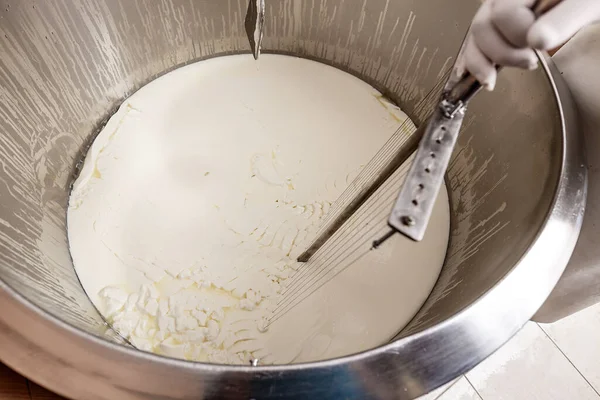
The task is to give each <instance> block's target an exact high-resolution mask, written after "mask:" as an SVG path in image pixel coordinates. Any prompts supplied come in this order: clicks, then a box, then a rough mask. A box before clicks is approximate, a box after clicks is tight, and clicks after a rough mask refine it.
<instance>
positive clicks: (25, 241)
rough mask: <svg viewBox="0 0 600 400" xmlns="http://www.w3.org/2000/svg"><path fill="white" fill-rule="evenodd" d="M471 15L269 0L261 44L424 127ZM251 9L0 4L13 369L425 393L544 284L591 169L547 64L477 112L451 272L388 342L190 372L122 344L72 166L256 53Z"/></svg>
mask: <svg viewBox="0 0 600 400" xmlns="http://www.w3.org/2000/svg"><path fill="white" fill-rule="evenodd" d="M478 5H479V2H478V1H477V0H469V1H464V2H460V4H456V5H453V6H452V7H448V3H447V1H445V0H427V1H425V0H399V1H394V2H389V1H386V0H371V1H369V2H364V1H350V0H336V1H332V0H320V1H318V2H317V1H314V2H313V1H310V0H308V1H299V0H271V1H269V2H267V4H266V11H267V15H268V16H269V17H268V18H267V19H266V20H265V25H266V26H265V37H264V41H263V51H267V52H278V53H285V54H294V55H298V56H302V57H308V58H311V59H315V60H320V61H322V62H325V63H328V64H330V65H334V66H336V67H338V68H340V69H342V70H344V71H348V72H350V73H353V74H355V75H357V76H359V77H361V78H362V79H364V80H365V81H367V82H369V83H371V84H373V85H374V86H376V87H377V88H378V89H380V90H382V91H383V92H384V93H385V94H386V95H387V96H388V97H390V98H392V99H393V100H394V101H396V102H397V103H398V104H400V105H401V106H402V108H403V109H404V110H405V111H406V112H407V113H408V114H409V115H410V117H411V118H412V119H413V120H414V121H415V123H416V124H417V125H418V124H422V123H423V122H424V120H425V118H426V117H427V115H428V114H429V111H430V110H419V109H418V108H417V107H416V106H417V104H419V101H420V100H421V99H422V98H423V97H424V96H425V95H426V94H427V92H428V90H429V89H430V88H431V87H433V85H434V83H435V82H437V81H438V80H439V78H440V77H441V75H442V74H443V72H444V71H447V70H448V68H449V67H450V65H451V63H452V57H453V56H454V54H456V52H457V50H458V45H459V43H460V40H461V38H462V37H464V35H465V32H466V30H467V27H468V24H469V22H470V20H471V18H472V16H473V14H474V12H475V10H476V8H477V6H478ZM246 7H247V3H246V2H245V1H241V0H239V1H238V0H231V1H227V2H225V1H219V2H216V1H213V0H156V1H146V0H129V1H121V0H81V1H78V2H72V1H68V0H50V1H43V2H40V1H34V0H19V1H12V0H8V1H5V2H4V3H3V8H2V11H0V13H1V14H0V17H1V18H0V98H1V99H2V100H1V102H0V140H1V141H2V143H1V144H0V160H2V169H1V170H0V177H1V180H0V181H1V182H2V185H0V222H1V223H0V304H2V312H1V313H0V359H1V360H2V361H3V362H5V363H6V364H8V365H9V366H11V367H12V368H14V369H16V370H17V371H19V372H21V373H22V374H24V375H26V376H28V377H31V378H32V379H33V380H34V381H36V382H38V383H40V384H42V385H44V386H46V387H48V388H50V389H52V390H54V391H56V392H59V393H61V394H63V395H67V396H69V397H72V398H83V399H116V398H118V399H149V398H151V399H189V398H275V397H279V398H281V397H289V398H307V397H313V398H324V399H327V398H332V399H333V398H361V399H367V398H373V399H375V398H378V399H388V398H413V397H416V396H418V395H420V394H422V393H424V392H427V391H429V390H431V389H433V388H435V387H436V386H439V385H441V384H443V383H444V382H447V381H448V380H450V379H452V378H453V377H455V376H457V375H458V374H460V373H463V372H465V371H466V370H468V369H469V368H471V367H472V366H474V365H475V364H477V363H478V362H479V361H481V360H482V359H483V358H485V357H486V356H487V355H489V354H490V353H491V352H493V351H494V350H495V349H497V348H498V347H499V346H500V345H502V344H503V343H504V342H505V341H506V340H508V339H509V338H510V337H511V336H512V335H513V334H514V333H515V332H517V331H518V330H519V329H520V327H521V326H522V325H523V324H524V323H525V322H526V321H527V320H528V319H529V318H530V317H531V316H532V315H533V314H534V313H535V312H536V310H537V309H538V308H539V307H540V306H541V305H542V303H543V302H544V300H545V298H546V297H547V296H548V294H549V293H550V291H551V290H552V288H553V286H554V285H555V283H556V281H557V280H558V279H559V277H560V275H561V273H562V271H563V269H564V266H565V265H566V263H567V261H568V258H569V256H570V254H571V250H572V249H573V247H574V245H575V242H576V239H577V235H578V232H579V228H580V225H581V221H582V217H583V208H584V204H585V196H586V171H585V168H583V167H582V165H583V164H584V162H583V159H582V151H581V150H582V149H581V145H582V144H581V137H580V136H579V135H578V130H577V126H576V125H575V124H576V122H575V119H574V114H573V109H572V108H571V103H570V102H569V93H568V91H566V90H565V89H564V87H563V86H561V85H562V84H561V78H560V75H559V74H558V73H557V72H556V70H554V69H553V66H552V64H551V63H550V64H548V63H546V62H543V64H542V66H543V68H541V69H540V70H539V71H535V72H520V71H512V70H511V71H508V70H507V71H505V73H504V74H503V75H502V76H501V77H500V79H499V81H498V90H497V91H496V92H495V93H482V94H481V95H480V96H479V97H478V99H477V101H476V102H473V104H471V105H470V110H469V115H468V116H467V118H466V121H465V126H464V132H463V133H462V134H461V136H460V138H459V141H458V145H457V150H456V152H455V154H454V156H453V158H452V160H451V163H450V167H449V170H448V174H447V178H446V179H447V184H448V188H449V192H450V193H449V194H450V197H451V210H452V221H451V224H452V232H451V241H450V247H449V252H448V256H447V260H446V263H445V265H444V268H443V271H442V274H441V276H440V279H439V281H438V282H437V284H436V286H435V288H434V290H433V292H432V294H431V296H430V297H429V299H428V300H427V302H426V304H425V305H424V307H423V308H422V310H420V311H419V313H418V314H417V316H416V317H415V318H414V320H413V321H412V322H411V323H410V324H409V326H408V327H407V328H406V329H405V330H404V331H403V332H402V333H401V334H400V335H399V336H398V337H397V338H395V340H393V341H392V342H391V343H389V344H386V345H384V346H381V347H379V348H377V349H373V350H371V351H368V352H365V353H361V354H357V355H353V356H349V357H344V358H340V359H336V360H330V361H323V362H318V363H311V364H301V365H294V366H264V365H258V366H256V367H254V366H250V365H248V366H247V367H229V366H219V365H208V364H201V363H190V362H184V361H178V360H174V359H168V358H164V357H160V356H156V355H152V354H146V353H142V352H139V351H137V350H135V349H132V348H130V347H127V346H125V345H123V344H120V343H119V342H118V337H117V336H116V335H114V333H112V331H110V330H109V329H107V328H106V327H105V326H104V324H103V323H102V319H101V318H100V316H99V315H98V314H97V312H96V311H95V309H94V308H93V306H92V305H91V303H90V302H89V301H88V299H87V297H86V296H85V294H84V292H83V290H82V289H81V287H80V285H79V283H78V282H77V278H76V275H75V273H74V271H73V267H72V264H71V260H70V257H69V252H68V248H67V240H66V232H65V218H66V205H67V199H68V197H67V196H68V188H69V184H70V182H71V180H72V176H73V171H74V167H75V164H76V163H77V162H78V161H79V160H80V159H81V156H82V154H83V152H84V149H85V147H86V145H87V144H89V143H90V141H91V140H92V138H93V135H94V133H95V132H97V131H98V128H99V127H100V126H101V125H102V121H104V120H106V118H107V117H108V116H109V115H111V113H112V112H113V111H114V110H115V107H116V106H117V105H118V104H119V103H120V102H121V101H122V99H123V98H124V97H126V96H128V95H130V94H131V93H132V92H133V91H135V90H137V89H138V88H140V87H141V86H142V85H144V84H145V83H147V82H149V81H150V80H152V79H155V78H156V77H158V76H160V75H161V74H164V73H165V72H167V71H170V70H172V69H174V68H176V67H178V66H181V65H185V64H187V63H190V62H193V61H196V60H200V59H204V58H208V57H214V56H218V55H223V54H232V53H240V52H243V53H247V54H248V56H249V57H250V54H249V52H250V49H249V46H248V39H247V37H246V34H245V29H244V18H245V13H246ZM433 25H435V26H436V29H431V26H433ZM555 83H556V85H555ZM500 102H504V103H505V104H506V107H505V108H500V107H497V104H499V103H500ZM365 134H368V133H367V132H366V133H365ZM403 261H404V260H402V262H403ZM399 262H400V261H399Z"/></svg>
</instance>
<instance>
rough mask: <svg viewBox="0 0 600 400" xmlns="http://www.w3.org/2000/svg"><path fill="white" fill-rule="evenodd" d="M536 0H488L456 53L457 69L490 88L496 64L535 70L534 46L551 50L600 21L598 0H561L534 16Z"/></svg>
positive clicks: (599, 2) (493, 85)
mask: <svg viewBox="0 0 600 400" xmlns="http://www.w3.org/2000/svg"><path fill="white" fill-rule="evenodd" d="M535 2H536V0H486V1H485V2H484V3H483V5H482V6H481V8H480V9H479V11H478V12H477V14H476V15H475V18H474V19H473V24H472V25H471V29H470V31H469V34H468V35H467V38H466V40H465V44H464V46H463V48H462V50H461V53H460V55H459V57H458V60H457V63H456V67H457V73H458V74H462V73H463V72H465V71H469V72H470V73H471V74H473V75H474V76H475V77H476V78H477V79H478V80H479V82H481V83H482V84H483V85H484V86H485V87H486V88H487V89H488V90H492V89H494V87H495V85H496V76H497V72H496V68H495V66H496V65H502V66H512V67H520V68H526V69H534V68H536V67H537V58H536V56H535V53H534V51H533V50H532V49H538V50H551V49H554V48H557V47H558V46H560V45H561V44H563V43H564V42H566V41H567V40H569V38H571V37H572V36H573V35H574V34H575V33H576V32H577V31H579V30H580V29H581V28H583V27H585V26H586V25H589V24H591V23H594V22H596V21H599V20H600V0H562V1H561V2H560V3H559V4H558V5H556V6H555V7H554V8H552V9H551V10H550V11H548V12H547V13H545V14H543V15H542V16H540V17H539V18H537V19H536V17H535V15H534V13H533V11H532V10H531V8H532V7H533V6H534V4H535Z"/></svg>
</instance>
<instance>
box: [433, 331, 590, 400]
mask: <svg viewBox="0 0 600 400" xmlns="http://www.w3.org/2000/svg"><path fill="white" fill-rule="evenodd" d="M467 377H468V379H469V381H470V382H471V384H472V385H473V387H474V388H475V389H476V390H477V392H478V393H479V395H480V396H481V397H482V399H483V400H565V399H577V400H588V399H589V400H598V399H600V396H598V395H597V394H596V392H595V391H594V390H593V388H592V387H591V386H590V385H588V383H587V382H586V381H585V379H584V378H583V377H582V376H581V375H580V374H579V372H578V371H577V370H576V369H575V367H573V366H572V365H571V363H570V362H569V360H568V359H567V358H566V357H565V356H564V355H563V354H562V353H561V352H560V350H559V349H558V348H557V347H556V346H555V345H554V343H553V342H552V341H551V340H550V339H549V338H548V337H547V336H546V334H545V333H544V331H542V329H541V328H540V327H539V326H538V325H537V324H535V323H528V324H527V325H526V326H525V328H523V330H521V332H519V333H518V334H517V335H516V336H515V337H514V338H513V339H512V340H511V341H510V342H509V343H507V344H506V345H505V346H504V347H502V348H501V349H499V350H498V351H497V352H496V353H494V354H493V355H492V356H490V357H489V358H488V359H486V360H485V361H483V362H482V363H481V364H480V365H479V366H477V367H476V368H475V369H473V370H472V371H471V372H469V373H468V374H467ZM444 400H446V399H444Z"/></svg>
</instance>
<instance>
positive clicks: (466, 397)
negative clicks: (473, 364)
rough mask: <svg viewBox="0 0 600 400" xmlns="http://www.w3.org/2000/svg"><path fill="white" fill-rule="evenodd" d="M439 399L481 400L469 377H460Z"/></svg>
mask: <svg viewBox="0 0 600 400" xmlns="http://www.w3.org/2000/svg"><path fill="white" fill-rule="evenodd" d="M437 400H481V397H479V395H478V394H477V392H476V391H475V389H474V388H473V386H471V384H470V383H469V381H468V380H467V378H465V377H462V378H460V379H459V380H458V381H457V382H456V383H455V384H454V385H452V386H451V387H450V388H449V389H448V390H446V391H445V392H444V393H443V394H442V395H441V396H440V397H438V398H437Z"/></svg>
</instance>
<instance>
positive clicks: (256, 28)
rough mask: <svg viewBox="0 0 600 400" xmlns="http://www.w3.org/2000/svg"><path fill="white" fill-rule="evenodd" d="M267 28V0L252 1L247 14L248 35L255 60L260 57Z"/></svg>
mask: <svg viewBox="0 0 600 400" xmlns="http://www.w3.org/2000/svg"><path fill="white" fill-rule="evenodd" d="M264 27H265V0H250V3H249V4H248V11H247V13H246V35H248V41H249V42H250V48H251V49H252V54H253V55H254V59H255V60H258V56H260V47H261V45H262V40H263V34H264Z"/></svg>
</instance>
